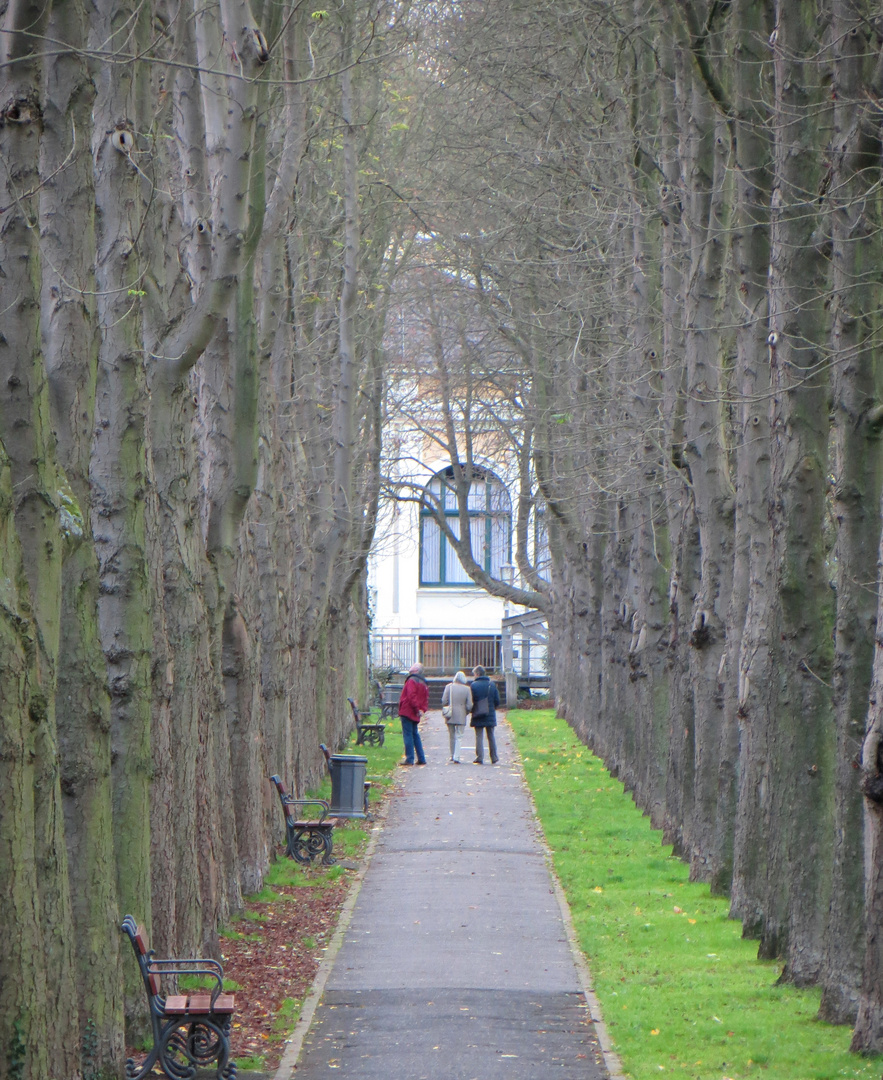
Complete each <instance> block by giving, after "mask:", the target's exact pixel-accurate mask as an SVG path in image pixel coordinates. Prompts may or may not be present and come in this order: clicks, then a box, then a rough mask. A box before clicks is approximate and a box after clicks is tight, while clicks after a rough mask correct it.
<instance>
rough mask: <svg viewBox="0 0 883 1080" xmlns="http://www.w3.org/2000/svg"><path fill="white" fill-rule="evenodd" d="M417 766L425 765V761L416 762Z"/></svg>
mask: <svg viewBox="0 0 883 1080" xmlns="http://www.w3.org/2000/svg"><path fill="white" fill-rule="evenodd" d="M417 764H418V765H425V764H426V762H425V761H418V762H417Z"/></svg>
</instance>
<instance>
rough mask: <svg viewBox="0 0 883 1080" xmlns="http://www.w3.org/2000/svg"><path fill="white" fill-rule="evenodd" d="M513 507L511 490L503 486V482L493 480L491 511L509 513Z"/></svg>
mask: <svg viewBox="0 0 883 1080" xmlns="http://www.w3.org/2000/svg"><path fill="white" fill-rule="evenodd" d="M511 507H512V504H511V502H510V501H509V492H508V491H507V490H506V489H505V488H504V487H503V485H502V484H498V483H497V482H496V481H495V480H494V481H491V492H490V509H491V512H492V513H495V514H508V513H509V512H510V510H511Z"/></svg>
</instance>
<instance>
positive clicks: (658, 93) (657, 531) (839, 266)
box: [0, 0, 883, 1080]
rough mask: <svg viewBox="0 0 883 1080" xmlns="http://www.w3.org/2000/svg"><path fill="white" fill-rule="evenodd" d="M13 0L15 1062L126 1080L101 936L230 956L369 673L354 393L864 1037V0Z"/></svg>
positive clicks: (587, 697)
mask: <svg viewBox="0 0 883 1080" xmlns="http://www.w3.org/2000/svg"><path fill="white" fill-rule="evenodd" d="M0 11H2V20H3V22H2V35H0V72H2V74H0V82H2V86H3V93H2V95H0V165H2V167H0V199H2V202H0V301H2V307H0V311H2V319H0V376H2V377H0V504H2V513H0V600H2V603H0V616H2V617H0V923H2V925H4V926H5V927H14V928H15V932H14V933H6V934H4V935H2V936H0V1080H12V1078H14V1080H48V1078H49V1077H56V1078H59V1080H61V1078H77V1077H80V1076H82V1075H83V1073H84V1072H89V1073H90V1074H91V1075H95V1076H97V1075H100V1074H101V1073H102V1072H104V1073H105V1074H106V1075H107V1076H118V1075H119V1074H120V1069H121V1060H122V1054H123V1049H122V1048H123V1040H124V1031H125V1028H126V1024H128V1026H129V1027H128V1030H129V1032H130V1034H131V1033H133V1032H134V1031H136V1030H137V1025H138V1023H139V1015H140V1014H139V1010H140V1009H142V1007H143V1006H142V1002H141V1000H140V994H139V988H138V987H137V986H136V985H134V976H135V972H134V971H133V970H130V967H131V966H130V965H128V964H126V963H124V962H123V960H122V959H121V957H120V956H119V937H118V934H117V932H116V926H117V924H118V923H119V919H120V916H121V914H123V913H125V912H132V913H133V914H135V915H136V916H137V917H138V918H139V920H141V921H144V922H145V923H146V924H147V925H148V926H149V927H150V936H151V939H152V941H153V943H154V945H155V947H156V948H157V949H158V951H159V952H160V953H174V952H190V951H197V952H199V951H203V950H209V951H212V950H215V951H216V949H217V931H218V928H219V927H220V926H221V925H222V924H223V922H224V920H225V919H226V917H227V916H228V914H229V913H230V912H231V911H233V910H235V909H236V908H237V907H238V906H239V905H240V903H241V896H242V894H243V892H248V891H251V890H253V889H256V888H258V887H259V885H260V883H261V880H262V875H263V873H264V871H265V869H266V866H267V864H268V860H269V858H270V850H271V846H272V840H273V836H274V834H275V832H276V827H277V825H278V822H277V821H276V820H275V818H274V813H273V811H274V808H273V807H272V804H271V802H270V797H271V794H272V792H271V789H270V787H269V784H268V783H267V776H268V774H269V773H271V772H278V773H280V774H283V775H285V776H286V777H287V778H290V780H291V781H292V782H293V783H294V784H295V786H296V787H297V788H298V789H303V788H304V787H305V786H306V785H308V784H309V783H311V782H312V781H314V780H315V779H317V778H318V776H319V774H320V771H321V758H320V753H319V749H318V744H319V742H320V741H325V742H327V743H331V744H338V743H339V742H340V741H341V739H342V738H343V737H344V736H345V734H346V732H347V731H348V728H349V726H350V725H349V721H348V715H349V714H348V710H347V709H346V708H345V705H346V701H345V697H346V695H347V694H348V693H350V694H355V695H357V696H360V697H361V698H362V699H363V700H364V697H365V679H366V674H367V673H366V671H365V664H364V660H363V658H364V657H365V654H366V651H367V650H366V634H367V629H368V611H367V603H366V594H365V564H366V559H367V556H368V551H369V549H370V546H371V542H372V538H373V532H374V525H375V519H376V515H377V509H378V500H379V498H380V494H381V492H382V491H384V490H391V488H390V487H389V485H388V484H387V483H386V481H388V480H389V477H387V476H384V468H383V466H384V462H385V461H388V460H389V459H390V458H394V457H395V448H394V446H393V447H390V446H387V447H386V453H385V454H384V452H383V450H382V446H381V436H382V430H383V426H384V423H385V421H386V420H387V419H388V418H390V417H391V418H394V419H395V422H396V423H398V424H401V423H406V424H412V425H415V424H416V425H421V426H422V427H423V428H425V430H426V433H427V437H432V438H434V439H436V440H437V441H438V442H440V443H441V444H443V445H445V446H447V448H448V452H449V453H450V456H451V460H452V467H453V469H454V476H455V481H456V483H457V485H458V487H459V488H460V490H461V491H463V492H466V491H468V489H469V482H470V477H469V469H470V467H471V463H472V461H473V460H475V461H477V460H478V459H479V458H481V459H486V458H487V456H488V455H489V454H490V453H491V451H493V452H496V453H500V454H502V455H504V456H505V457H506V460H507V462H508V466H507V467H508V468H509V470H510V472H511V471H514V472H517V474H518V476H519V488H518V490H517V491H513V492H512V493H511V494H512V499H513V506H514V508H515V515H514V518H515V529H514V547H513V561H514V562H515V563H517V565H518V568H519V570H520V579H521V581H522V583H523V587H522V588H516V587H513V586H511V585H507V584H506V583H503V582H495V581H493V580H491V579H489V577H488V575H487V574H486V572H484V571H483V570H482V567H481V566H480V565H479V564H478V563H477V561H476V560H475V559H474V558H473V557H472V556H473V554H474V553H472V552H471V551H470V550H469V548H470V541H469V530H468V528H465V529H461V530H460V533H461V536H462V539H461V538H460V536H454V535H451V536H450V537H449V539H450V540H451V542H452V543H455V544H456V545H457V549H458V552H459V554H460V558H461V562H462V563H463V565H464V566H465V567H466V568H467V569H468V570H470V572H472V573H473V575H474V576H475V579H476V581H478V582H479V583H480V584H482V585H485V586H486V587H489V588H491V589H492V590H494V591H496V592H498V593H500V594H501V595H507V596H508V597H509V598H510V599H512V600H515V601H521V602H524V603H527V604H529V605H530V606H533V607H538V608H540V609H542V610H543V611H545V612H546V613H547V616H548V619H549V628H550V634H551V638H552V641H553V643H554V645H553V649H552V655H553V657H554V660H553V680H554V687H555V693H556V699H557V702H558V705H559V708H560V710H561V712H562V714H563V715H564V716H566V717H567V719H568V720H569V721H570V722H571V724H572V725H573V726H574V728H575V729H576V730H577V732H578V733H579V734H580V735H581V737H583V738H584V739H585V740H586V742H587V743H588V744H589V745H590V746H591V747H592V748H593V749H594V750H595V751H596V752H597V753H598V754H599V755H601V756H602V757H603V758H604V760H605V761H606V763H607V764H608V766H609V767H610V769H611V770H612V771H613V772H614V773H615V774H616V775H617V776H619V777H620V778H621V779H622V780H623V781H624V782H625V784H626V785H627V787H628V788H629V790H631V791H632V792H633V794H634V797H635V799H636V801H637V802H638V804H639V805H640V806H641V807H643V808H644V809H646V811H647V813H648V814H649V815H650V816H651V818H652V820H653V822H654V823H655V824H656V825H658V826H659V827H661V828H662V829H663V830H664V834H665V837H666V839H667V840H668V841H669V842H671V843H673V844H674V845H675V847H676V850H677V851H678V853H679V854H681V855H682V856H683V857H684V858H685V859H687V860H688V861H689V863H690V866H691V870H692V873H693V876H694V877H695V878H697V879H701V880H706V881H708V882H709V883H710V885H711V887H712V888H713V889H714V890H715V891H716V892H720V893H724V894H727V895H728V896H729V897H730V898H731V910H732V915H733V917H734V918H736V919H739V920H741V922H742V924H743V926H744V928H745V932H746V934H748V935H750V936H752V937H756V938H757V939H758V941H759V948H760V951H761V954H762V955H763V956H766V957H769V958H777V959H780V960H781V962H782V966H783V979H786V980H790V981H793V982H795V983H797V984H800V985H811V984H817V985H820V986H821V987H822V1007H821V1015H822V1016H823V1017H824V1018H826V1019H830V1020H834V1021H836V1022H842V1023H850V1024H855V1036H854V1048H855V1049H856V1050H857V1051H880V1050H883V940H881V937H880V934H879V930H878V928H879V926H880V924H881V921H883V850H881V845H883V746H881V743H883V641H881V643H880V644H878V643H877V629H876V628H877V625H878V621H879V620H880V619H881V618H883V616H881V615H880V614H879V613H878V597H879V596H880V595H881V591H880V588H879V571H878V562H879V550H880V544H881V512H880V504H881V488H883V452H881V451H883V447H881V438H883V388H881V385H880V383H881V376H883V370H881V365H880V364H879V363H878V348H879V346H880V342H879V335H880V330H881V273H883V269H881V268H883V233H881V225H883V220H881V217H883V206H881V179H883V177H881V168H883V156H881V153H883V10H881V8H880V6H879V5H875V4H873V3H872V2H871V0H806V2H801V3H795V2H792V0H677V2H672V3H664V2H663V0H605V2H602V0H579V2H575V0H574V2H570V3H567V2H565V0H533V2H531V3H528V2H526V0H499V2H498V3H486V2H481V0H448V2H442V3H423V2H418V0H414V2H413V3H406V2H402V3H395V2H394V0H389V2H387V0H375V2H373V3H369V2H368V0H334V2H333V3H330V4H328V5H327V6H320V5H318V4H314V5H304V4H303V3H299V2H297V0H293V2H291V3H283V4H279V5H275V4H269V3H267V4H265V5H261V4H260V3H257V2H256V3H254V4H253V5H251V6H249V4H248V3H243V2H241V0H234V2H230V3H228V2H227V0H224V2H223V3H221V4H219V5H214V4H209V5H198V4H189V3H187V2H186V0H185V2H184V3H182V4H174V3H169V2H166V0H151V2H145V3H137V2H135V0H99V2H98V3H96V4H94V5H91V6H88V5H82V4H80V3H79V0H47V2H46V4H45V5H43V4H41V3H39V2H37V3H32V2H30V0H4V2H2V3H0ZM390 310H392V311H393V312H394V313H395V314H396V315H397V316H398V318H399V320H400V322H401V324H402V326H404V327H406V330H407V334H408V336H409V341H410V351H408V350H406V349H405V347H404V345H401V347H399V346H398V345H397V341H399V337H398V336H397V333H393V332H392V329H391V328H392V324H393V320H392V319H389V318H388V317H387V316H388V312H389V311H390ZM406 352H407V356H406ZM414 363H416V364H417V365H418V368H419V370H417V369H413V368H411V367H409V365H411V364H414ZM420 380H422V383H420ZM418 383H420V385H422V386H423V387H424V388H426V387H431V390H432V393H433V394H434V395H435V397H436V400H435V402H434V403H432V404H431V406H430V407H429V408H427V407H426V406H427V403H426V401H425V400H420V399H419V398H418V399H415V397H414V395H413V394H408V393H405V394H403V393H401V392H399V390H400V388H401V386H402V385H407V386H409V387H412V388H413V386H415V385H417V384H418ZM421 409H423V411H422V412H421ZM461 465H462V466H463V468H461ZM464 520H465V515H464ZM440 525H441V526H442V527H445V525H446V523H445V522H444V521H441V522H440ZM540 528H541V531H542V534H543V536H548V543H549V551H550V554H551V569H550V570H549V569H547V568H541V569H543V572H542V573H539V572H538V568H537V567H536V566H534V565H533V563H532V559H533V555H534V552H535V550H536V549H535V546H534V545H533V543H532V540H531V537H533V536H536V535H539V531H540ZM87 1031H88V1033H89V1039H88V1040H87V1043H88V1046H89V1060H88V1061H85V1060H84V1058H83V1046H84V1039H83V1037H84V1034H85V1033H86V1032H87Z"/></svg>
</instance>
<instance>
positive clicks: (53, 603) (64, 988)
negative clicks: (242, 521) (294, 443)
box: [0, 3, 80, 1080]
mask: <svg viewBox="0 0 883 1080" xmlns="http://www.w3.org/2000/svg"><path fill="white" fill-rule="evenodd" d="M44 27H45V12H43V11H41V10H39V9H35V8H33V7H31V5H29V4H26V3H20V4H16V3H13V4H11V5H9V6H8V7H7V9H6V12H5V18H4V24H3V35H2V41H0V67H2V71H3V84H2V92H0V102H2V105H0V109H2V114H0V117H2V121H3V122H2V123H0V159H2V160H3V161H4V162H5V163H6V166H5V167H4V169H3V172H2V178H0V206H2V216H0V265H2V267H3V274H4V276H3V278H2V292H0V299H2V307H3V310H4V311H5V312H6V318H5V319H4V333H3V335H2V336H0V370H2V372H3V379H2V380H0V436H2V440H3V448H4V450H5V453H6V455H7V458H8V463H9V479H10V482H11V485H12V493H13V500H14V501H12V502H11V503H8V504H7V509H8V511H9V513H10V514H11V516H12V521H13V522H14V529H15V533H16V534H17V537H18V544H19V551H20V556H21V564H20V567H21V574H22V579H21V580H20V582H19V583H17V588H10V590H9V592H10V595H9V609H10V612H17V611H18V610H19V609H21V610H22V612H23V613H24V612H27V617H28V618H29V620H30V622H31V625H30V628H29V630H28V631H27V633H28V634H29V635H30V637H31V641H30V645H31V650H29V651H30V652H31V655H30V656H29V657H28V663H27V667H26V669H25V671H22V672H21V673H22V674H25V675H26V678H27V683H26V690H25V696H24V697H22V696H21V692H20V691H21V687H20V686H19V693H18V694H16V691H15V684H13V687H12V688H11V690H12V698H13V701H12V702H11V704H12V705H13V713H12V718H11V724H12V725H13V731H12V732H11V734H12V735H13V740H12V752H13V760H15V759H16V758H18V759H19V760H21V757H20V755H21V753H22V752H23V751H24V752H25V753H26V754H27V755H28V756H29V757H30V759H31V761H30V762H29V766H28V768H27V769H26V771H25V772H24V773H20V772H19V774H18V775H17V776H13V777H11V779H13V780H14V781H16V787H15V789H14V790H15V791H16V793H17V795H18V796H19V797H21V798H22V799H23V807H22V813H23V815H24V819H23V820H22V822H21V824H22V826H23V827H24V834H23V835H22V836H21V838H20V841H18V842H16V840H15V839H14V838H13V837H10V838H9V841H11V842H12V844H13V848H15V847H17V848H18V850H13V851H10V855H11V856H12V859H13V860H14V861H17V860H18V859H19V858H21V857H22V856H31V857H33V858H34V860H35V864H36V867H38V868H39V871H40V872H39V875H38V877H37V880H36V897H37V903H38V914H37V917H38V920H39V922H40V925H41V931H42V942H41V943H40V942H37V941H32V942H31V944H32V945H34V946H37V945H38V944H42V952H41V953H40V954H39V955H37V956H34V957H31V958H28V959H26V960H25V968H28V967H31V966H32V965H33V966H35V967H36V966H37V965H39V966H41V967H42V968H43V970H42V973H38V972H37V971H34V970H31V971H28V970H20V971H16V970H15V968H13V970H12V972H11V980H10V984H11V986H13V987H14V986H16V983H17V979H18V978H19V977H21V978H22V979H23V980H24V984H25V986H26V987H28V988H29V989H32V988H33V986H34V981H33V980H34V979H35V978H42V980H45V981H44V982H43V989H44V991H45V995H46V996H45V1000H44V1002H43V1003H42V1006H43V1008H44V1009H45V1013H44V1015H45V1016H46V1018H47V1020H48V1019H49V1018H50V1017H51V1022H49V1023H47V1022H45V1021H44V1020H41V1019H39V1018H38V1017H37V1016H36V1015H34V1014H33V1013H25V1012H21V1014H20V1015H16V1013H17V1012H18V1009H17V1007H16V996H14V995H13V994H10V995H9V998H8V999H6V998H5V997H4V1003H3V1006H2V1011H3V1014H4V1026H5V1028H6V1031H7V1032H8V1035H9V1038H10V1040H11V1039H13V1038H16V1037H17V1036H16V1035H15V1032H16V1031H18V1035H19V1036H20V1044H17V1045H20V1060H21V1066H22V1070H23V1073H24V1075H25V1076H27V1077H33V1078H34V1080H36V1078H37V1077H39V1076H41V1075H44V1074H43V1073H42V1072H41V1067H44V1068H45V1069H46V1071H47V1073H50V1074H51V1073H57V1074H59V1075H64V1076H75V1075H76V1074H77V1073H78V1072H79V1068H80V1061H79V1025H78V1022H77V1012H76V988H75V982H74V970H73V965H74V960H73V934H72V916H71V907H70V891H69V878H68V864H67V852H66V849H65V840H64V818H63V809H62V798H61V786H60V777H59V769H58V744H57V732H56V700H55V694H56V685H57V677H58V656H59V634H60V624H61V562H62V550H63V533H62V526H61V500H62V496H63V491H64V488H65V485H64V482H63V478H62V474H61V472H60V470H59V468H58V466H57V463H56V457H55V438H54V434H53V432H52V426H51V419H50V409H49V395H48V389H47V385H46V378H45V368H44V364H43V355H42V347H41V340H40V295H39V281H40V272H41V264H40V252H39V248H38V236H37V232H36V229H35V228H34V227H33V222H34V221H35V220H36V219H37V217H38V201H37V193H38V192H39V188H40V172H39V166H40V130H41V125H42V107H41V96H42V95H41V89H42V88H41V77H40V74H41V73H40V63H39V61H38V60H37V58H36V49H37V38H36V37H34V36H32V35H34V34H39V33H40V32H41V31H42V30H43V29H44ZM10 542H11V537H10ZM10 569H12V568H10ZM11 584H12V583H11V582H10V585H11ZM19 590H21V591H19ZM22 630H24V627H22ZM24 643H25V638H24V637H22V639H21V640H20V646H23V645H24ZM13 661H14V656H13ZM16 698H18V703H17V704H18V708H21V707H22V706H24V707H26V708H27V710H28V715H27V719H26V718H25V716H24V715H22V714H21V713H19V712H17V711H16ZM16 716H18V717H19V724H21V725H25V724H30V725H32V726H31V729H30V730H29V731H27V734H26V735H25V730H24V729H23V730H22V731H21V732H20V736H24V739H25V742H24V746H22V745H21V743H20V742H19V739H18V738H17V737H16V735H15V726H16V723H15V717H16ZM17 743H18V751H16V749H15V746H16V744H17ZM25 781H28V782H29V785H30V786H29V788H28V790H24V789H23V786H22V785H23V783H24V782H25ZM31 814H32V815H33V818H32V820H31ZM31 829H33V833H32V834H31ZM31 835H32V836H33V846H32V847H31ZM13 869H14V870H15V871H16V876H17V874H18V873H22V872H24V873H26V874H27V873H29V871H28V870H27V869H26V868H24V867H15V866H13ZM15 891H16V890H13V892H14V893H15ZM19 899H20V897H19ZM22 914H23V915H24V917H25V926H26V927H27V925H28V914H27V912H24V911H23V912H22ZM18 959H19V960H21V959H22V957H21V956H20V955H19V958H18ZM32 1003H33V1002H32V1001H31V1004H32ZM16 1023H18V1024H19V1028H16V1027H15V1024H16ZM10 1029H11V1030H10ZM7 1045H9V1044H7ZM5 1049H6V1048H5V1047H4V1048H3V1050H4V1051H5Z"/></svg>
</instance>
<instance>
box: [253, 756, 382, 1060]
mask: <svg viewBox="0 0 883 1080" xmlns="http://www.w3.org/2000/svg"><path fill="white" fill-rule="evenodd" d="M394 775H395V774H393V776H394ZM397 786H398V785H397V784H396V787H397ZM394 791H395V788H394V789H393V791H391V792H390V793H389V796H387V797H386V798H384V800H383V802H382V803H381V804H380V807H379V808H378V810H377V812H376V814H375V815H374V818H373V828H372V829H371V836H370V838H369V840H368V846H367V847H366V848H365V854H364V855H363V856H362V865H361V866H360V867H359V870H358V872H357V874H356V876H355V878H354V879H353V882H352V884H351V885H350V889H349V892H348V893H347V897H346V900H344V902H343V906H342V907H341V909H340V915H339V916H338V919H337V926H336V927H335V929H334V934H333V936H332V938H331V941H330V942H329V944H328V947H327V949H326V950H325V955H324V957H323V958H322V961H321V963H320V964H319V968H318V970H317V971H316V977H315V978H314V979H313V985H312V987H311V989H310V992H309V994H307V996H306V998H304V1003H303V1006H302V1007H301V1010H300V1015H299V1016H298V1018H297V1023H296V1024H295V1026H294V1031H292V1033H291V1034H290V1035H289V1036H288V1038H287V1039H286V1040H285V1049H284V1050H283V1051H282V1058H281V1060H280V1062H279V1066H278V1068H277V1069H276V1072H275V1075H274V1076H273V1080H292V1078H293V1076H294V1072H295V1069H296V1068H297V1062H298V1058H299V1057H300V1052H301V1050H302V1049H303V1044H304V1039H305V1038H306V1035H307V1032H308V1031H309V1030H310V1027H311V1026H312V1023H313V1018H314V1017H315V1015H316V1009H317V1008H318V1006H319V1002H320V1001H321V999H322V995H323V994H324V993H325V985H326V984H327V982H328V977H329V976H330V975H331V970H332V968H333V967H334V961H335V960H336V959H337V954H338V953H339V952H340V947H341V946H342V945H343V938H344V935H345V934H346V932H347V930H348V929H349V925H350V922H351V920H352V917H353V911H354V910H355V907H356V900H358V898H359V893H360V892H361V890H362V882H363V881H364V880H365V874H366V873H367V872H368V866H369V865H370V863H371V858H372V856H373V855H374V849H375V848H376V847H377V843H378V841H379V839H380V834H381V832H382V831H383V826H384V824H385V822H386V815H387V812H388V809H389V803H390V797H391V796H392V795H393V794H394Z"/></svg>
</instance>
